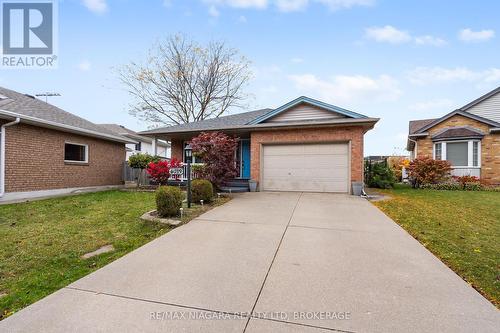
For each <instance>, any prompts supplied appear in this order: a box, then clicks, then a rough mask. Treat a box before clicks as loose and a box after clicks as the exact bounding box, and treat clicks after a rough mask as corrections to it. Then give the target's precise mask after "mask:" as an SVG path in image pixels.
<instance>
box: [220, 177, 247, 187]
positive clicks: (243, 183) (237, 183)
mask: <svg viewBox="0 0 500 333" xmlns="http://www.w3.org/2000/svg"><path fill="white" fill-rule="evenodd" d="M224 185H225V186H230V187H248V179H232V180H229V181H227V182H226V183H225V184H224Z"/></svg>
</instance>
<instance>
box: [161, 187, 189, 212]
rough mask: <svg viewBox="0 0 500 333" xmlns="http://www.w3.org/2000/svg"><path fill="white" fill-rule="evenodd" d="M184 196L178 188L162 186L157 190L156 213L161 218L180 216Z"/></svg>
mask: <svg viewBox="0 0 500 333" xmlns="http://www.w3.org/2000/svg"><path fill="white" fill-rule="evenodd" d="M183 199H184V195H183V194H182V191H181V190H180V188H178V187H176V186H160V187H159V188H158V189H157V190H156V211H157V212H158V215H159V216H161V217H173V216H177V215H179V210H180V209H181V207H182V200H183Z"/></svg>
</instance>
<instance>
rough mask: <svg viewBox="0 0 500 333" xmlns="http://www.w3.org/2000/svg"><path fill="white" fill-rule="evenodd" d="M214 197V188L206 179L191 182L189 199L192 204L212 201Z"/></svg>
mask: <svg viewBox="0 0 500 333" xmlns="http://www.w3.org/2000/svg"><path fill="white" fill-rule="evenodd" d="M213 195H214V188H213V186H212V183H211V182H210V181H209V180H206V179H195V180H193V181H192V182H191V199H192V201H193V202H196V203H198V202H200V200H203V201H204V202H210V201H212V197H213Z"/></svg>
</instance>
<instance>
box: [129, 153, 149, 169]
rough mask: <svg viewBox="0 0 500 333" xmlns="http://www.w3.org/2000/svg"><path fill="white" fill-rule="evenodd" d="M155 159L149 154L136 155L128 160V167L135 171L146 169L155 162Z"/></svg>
mask: <svg viewBox="0 0 500 333" xmlns="http://www.w3.org/2000/svg"><path fill="white" fill-rule="evenodd" d="M154 159H155V158H154V157H153V156H151V155H149V154H148V153H146V154H134V155H131V156H130V157H129V158H128V165H130V167H131V168H134V169H141V170H142V169H146V168H147V167H148V164H149V163H151V162H153V160H154Z"/></svg>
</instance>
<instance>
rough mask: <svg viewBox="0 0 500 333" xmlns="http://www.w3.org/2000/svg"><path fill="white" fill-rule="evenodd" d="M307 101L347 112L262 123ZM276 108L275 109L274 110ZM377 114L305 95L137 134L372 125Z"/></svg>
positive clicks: (340, 111)
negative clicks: (274, 105)
mask: <svg viewBox="0 0 500 333" xmlns="http://www.w3.org/2000/svg"><path fill="white" fill-rule="evenodd" d="M304 102H305V103H310V104H313V103H314V105H316V106H319V107H321V108H323V109H326V108H328V110H330V111H332V112H336V113H341V114H343V115H346V117H345V118H337V119H326V120H325V119H317V120H306V121H289V122H282V123H263V121H264V120H265V119H268V118H270V117H273V116H275V115H276V114H277V113H279V112H282V111H284V110H285V109H288V108H291V107H293V106H295V105H297V104H299V103H304ZM276 110H278V112H276ZM378 120H379V119H378V118H369V117H367V116H364V115H361V114H359V113H355V112H352V111H349V110H345V109H342V108H339V107H336V106H333V105H330V104H326V103H323V102H320V101H316V100H313V99H311V98H308V97H304V96H302V97H299V98H297V99H295V100H293V101H292V102H289V103H287V104H285V105H284V106H282V107H280V108H278V109H261V110H255V111H249V112H242V113H238V114H233V115H229V116H223V117H219V118H212V119H206V120H201V121H197V122H192V123H187V124H180V125H174V126H168V127H161V128H156V129H153V130H149V131H143V132H139V133H138V134H140V135H150V136H153V135H160V134H180V133H184V132H186V133H187V132H202V131H215V130H252V129H254V130H255V129H265V128H277V127H297V126H315V125H317V126H330V125H337V124H338V125H342V124H346V125H348V124H369V125H370V126H371V127H373V125H374V124H375V123H376V122H377V121H378Z"/></svg>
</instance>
